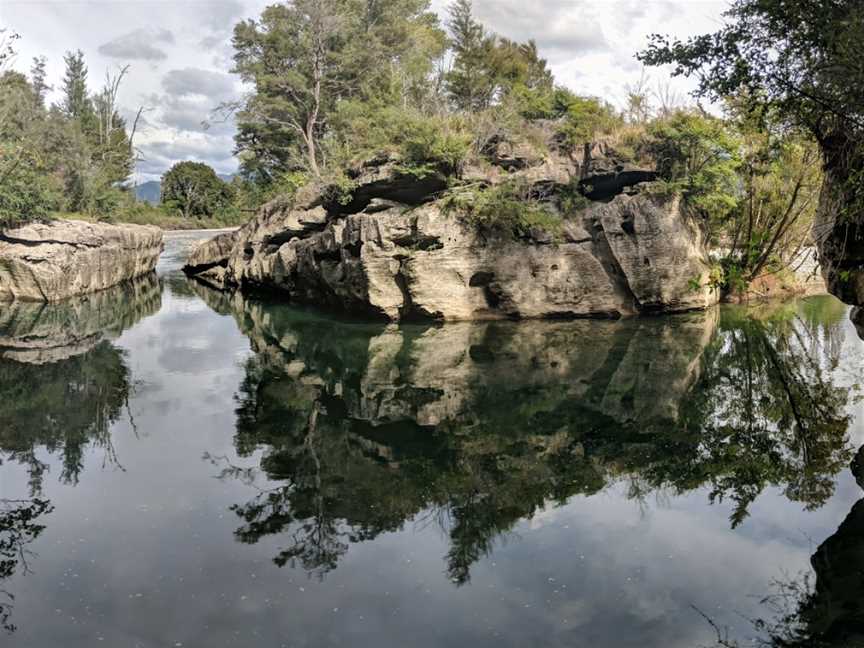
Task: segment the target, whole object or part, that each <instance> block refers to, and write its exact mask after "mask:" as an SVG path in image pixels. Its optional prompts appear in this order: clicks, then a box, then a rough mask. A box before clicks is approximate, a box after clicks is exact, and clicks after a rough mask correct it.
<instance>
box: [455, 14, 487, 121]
mask: <svg viewBox="0 0 864 648" xmlns="http://www.w3.org/2000/svg"><path fill="white" fill-rule="evenodd" d="M472 12H473V7H472V4H471V0H456V1H455V2H454V3H453V4H452V5H451V7H450V23H449V26H450V33H451V39H452V41H451V45H452V49H453V54H454V60H453V69H452V70H451V71H450V73H449V74H448V75H447V90H448V92H449V95H450V98H451V100H452V101H453V104H454V105H455V106H456V108H457V109H459V110H465V111H475V110H482V109H484V108H487V107H488V106H489V104H490V103H491V102H492V98H493V95H494V93H495V80H494V78H493V75H492V74H490V70H489V65H488V63H489V62H490V59H491V55H492V53H493V51H494V37H492V36H487V35H486V31H485V30H484V29H483V26H482V25H481V24H480V23H479V22H477V21H476V20H475V19H474V16H473V13H472Z"/></svg>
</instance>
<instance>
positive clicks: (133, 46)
mask: <svg viewBox="0 0 864 648" xmlns="http://www.w3.org/2000/svg"><path fill="white" fill-rule="evenodd" d="M154 43H166V44H169V45H170V44H173V43H174V34H172V33H171V32H170V31H169V30H167V29H143V28H142V29H136V30H135V31H131V32H129V33H128V34H124V35H123V36H119V37H118V38H115V39H114V40H112V41H109V42H107V43H103V44H102V45H100V46H99V53H100V54H103V55H105V56H110V57H112V58H119V59H127V60H134V59H139V60H144V61H161V60H163V59H165V58H167V57H168V55H167V54H166V53H165V51H164V50H162V49H159V48H158V47H156V45H154Z"/></svg>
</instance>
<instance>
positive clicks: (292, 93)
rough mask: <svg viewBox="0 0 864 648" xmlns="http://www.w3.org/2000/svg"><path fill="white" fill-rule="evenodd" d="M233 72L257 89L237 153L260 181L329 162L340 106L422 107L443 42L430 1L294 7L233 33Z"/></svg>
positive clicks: (305, 2) (338, 0)
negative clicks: (330, 138)
mask: <svg viewBox="0 0 864 648" xmlns="http://www.w3.org/2000/svg"><path fill="white" fill-rule="evenodd" d="M233 43H234V47H235V50H236V54H235V57H234V62H235V67H234V71H235V72H237V73H238V74H239V75H240V77H241V78H242V79H243V80H244V81H245V82H247V83H249V84H251V85H252V86H253V87H254V90H253V91H252V92H251V93H250V94H249V95H248V96H247V97H246V98H245V99H244V100H243V101H241V102H239V104H236V105H234V106H228V107H227V108H229V109H236V111H237V126H238V135H237V139H236V144H237V152H238V154H239V156H240V158H241V161H242V164H243V170H244V173H245V174H246V175H248V176H259V177H260V178H261V179H263V180H264V181H266V182H269V181H271V180H273V179H274V178H275V177H276V176H278V175H279V174H281V173H285V172H289V171H299V170H302V171H307V172H309V173H310V174H311V175H312V176H313V177H314V178H319V177H320V176H321V175H322V173H323V171H324V167H326V165H327V159H326V157H325V151H323V150H322V143H323V142H324V141H325V140H326V139H327V138H328V136H329V135H330V134H331V132H332V117H333V113H334V111H335V110H336V109H337V106H338V105H339V103H340V102H344V101H350V100H354V99H359V100H361V101H362V102H363V103H364V105H366V106H368V107H369V108H370V109H374V108H380V107H382V106H390V105H394V104H398V105H402V106H403V107H408V106H409V104H410V103H414V102H417V103H422V102H423V101H425V100H426V99H425V98H426V95H427V93H428V92H429V88H430V87H431V86H432V84H431V83H430V82H429V77H430V75H431V74H432V72H433V68H434V65H433V62H434V60H435V58H436V57H440V56H441V54H443V51H444V36H443V33H442V32H441V30H440V29H439V28H438V26H437V21H436V19H435V17H434V15H433V14H431V13H430V12H429V11H428V0H377V1H375V2H368V1H366V0H293V1H292V2H288V3H285V4H279V5H274V6H271V7H268V8H267V9H265V10H264V12H263V13H262V14H261V17H260V18H259V19H258V20H257V21H253V20H248V21H245V22H241V23H240V24H238V25H237V26H236V27H235V30H234V40H233Z"/></svg>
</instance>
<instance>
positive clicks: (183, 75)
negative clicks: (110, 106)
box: [0, 0, 727, 182]
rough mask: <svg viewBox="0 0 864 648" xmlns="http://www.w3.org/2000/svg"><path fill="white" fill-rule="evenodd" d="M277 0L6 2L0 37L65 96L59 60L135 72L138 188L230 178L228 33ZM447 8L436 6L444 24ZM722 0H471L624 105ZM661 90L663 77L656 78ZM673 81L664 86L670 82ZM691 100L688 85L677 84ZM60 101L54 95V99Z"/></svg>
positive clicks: (130, 97) (576, 82) (586, 86)
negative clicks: (185, 178)
mask: <svg viewBox="0 0 864 648" xmlns="http://www.w3.org/2000/svg"><path fill="white" fill-rule="evenodd" d="M268 4H273V1H272V0H270V1H269V2H268V1H267V0H195V1H192V0H180V1H172V2H161V1H153V0H113V1H105V0H90V1H83V0H82V1H78V0H0V28H2V27H6V28H11V29H12V30H14V31H16V32H18V33H19V34H20V35H21V39H20V40H19V41H17V43H16V45H17V49H18V52H19V56H18V59H17V61H16V62H15V66H16V67H17V68H18V69H20V70H21V71H25V72H26V71H27V70H28V69H29V67H30V63H31V59H32V57H34V56H37V55H44V56H46V57H47V58H48V74H49V81H50V83H51V84H52V85H53V86H54V87H55V88H58V87H59V85H60V79H61V77H62V75H63V53H64V52H65V51H67V50H73V49H81V50H83V51H84V53H85V55H86V59H87V63H88V65H89V68H90V82H91V86H92V88H93V89H94V90H95V89H96V88H98V87H99V86H101V83H102V80H103V79H104V76H105V74H106V72H107V71H111V72H114V73H116V71H117V70H118V69H119V67H121V66H123V65H127V64H128V65H129V66H130V68H129V74H128V77H127V79H126V81H125V82H124V85H123V87H122V90H121V96H120V103H121V106H122V107H123V112H124V115H126V116H127V117H129V118H130V121H131V116H132V115H134V112H135V110H136V109H137V108H138V107H139V106H145V107H147V108H148V111H147V112H146V113H145V117H144V120H142V123H143V125H142V128H141V129H140V134H139V135H138V136H137V137H136V144H137V145H138V147H139V148H140V149H141V151H142V152H143V156H144V160H142V161H141V162H140V163H139V165H138V169H137V172H136V177H135V179H136V181H139V182H143V181H145V180H150V179H155V178H158V176H159V175H161V174H162V173H163V172H164V171H165V170H166V169H167V168H168V167H170V166H171V164H173V163H174V162H178V161H182V160H189V159H191V160H199V161H202V162H207V163H208V164H210V165H212V166H213V167H214V168H215V169H216V170H217V172H219V173H232V172H234V171H235V170H236V168H237V161H236V159H235V158H234V157H233V155H232V149H233V141H232V135H233V125H231V124H230V123H214V124H211V126H210V128H209V129H206V130H205V128H204V127H203V126H202V121H204V120H206V119H207V118H208V116H209V113H210V111H211V110H212V109H213V108H214V107H215V106H216V105H218V104H219V103H220V102H223V101H225V100H228V99H232V98H236V97H237V96H239V95H240V93H242V90H243V89H242V87H241V85H240V84H239V82H238V81H237V79H236V78H235V77H234V76H233V75H231V74H230V73H229V70H230V68H231V55H232V50H231V43H230V40H231V31H232V29H233V26H234V24H235V23H236V22H237V21H238V20H241V19H243V18H251V17H255V16H257V15H258V14H259V13H260V11H261V9H262V8H263V7H265V6H266V5H268ZM447 4H448V0H432V6H433V9H435V10H436V11H438V13H439V15H442V16H443V13H444V12H443V9H444V8H445V7H446V5H447ZM726 5H727V3H726V2H724V1H705V2H698V1H692V0H691V1H682V0H677V1H673V0H602V1H601V0H591V1H587V0H474V8H475V13H476V14H477V16H478V18H480V19H481V20H482V21H483V22H484V23H485V24H486V25H487V26H488V27H489V28H490V29H492V30H494V31H496V32H498V33H500V34H501V35H503V36H507V37H509V38H512V39H517V40H527V39H529V38H533V39H534V40H536V41H537V44H538V46H539V49H540V53H541V54H542V55H543V56H544V57H545V58H547V59H548V60H549V63H550V66H551V68H552V70H553V72H554V73H555V77H556V79H557V80H558V82H559V83H562V84H564V85H566V86H568V87H570V88H571V89H573V90H575V91H577V92H579V93H583V94H590V95H596V96H601V97H603V98H606V99H607V100H609V101H611V102H612V103H614V104H616V105H619V106H620V105H621V103H622V101H623V98H624V96H625V86H626V85H627V84H628V83H633V82H635V81H636V80H638V79H639V77H640V75H641V73H642V70H641V67H640V65H639V63H638V62H637V61H636V60H635V59H634V58H633V54H634V52H636V51H638V50H639V49H640V48H642V47H643V46H644V45H645V43H646V41H647V37H648V35H649V34H651V33H654V32H662V33H668V34H673V35H676V36H680V37H683V36H688V35H692V34H699V33H705V32H708V31H715V30H716V29H717V27H718V25H719V24H720V20H721V13H722V12H723V10H724V8H725V7H726ZM648 72H649V73H650V74H651V75H652V76H653V77H654V80H655V82H658V81H660V80H661V78H662V77H664V75H663V73H660V72H658V71H657V70H649V71H648ZM664 80H665V79H664ZM676 85H677V87H678V88H679V90H680V91H682V92H684V91H686V90H687V89H688V88H689V85H688V84H687V82H686V81H677V84H676ZM55 93H56V90H55Z"/></svg>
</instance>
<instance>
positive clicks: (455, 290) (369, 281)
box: [186, 147, 718, 320]
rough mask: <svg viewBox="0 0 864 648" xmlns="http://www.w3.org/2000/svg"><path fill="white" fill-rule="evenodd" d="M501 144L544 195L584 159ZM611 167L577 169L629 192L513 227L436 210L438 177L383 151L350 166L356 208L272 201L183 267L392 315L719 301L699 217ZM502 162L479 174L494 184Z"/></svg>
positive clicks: (475, 315) (234, 283) (463, 316)
mask: <svg viewBox="0 0 864 648" xmlns="http://www.w3.org/2000/svg"><path fill="white" fill-rule="evenodd" d="M496 151H497V152H496V155H498V156H499V157H501V159H504V160H506V165H505V166H507V165H510V166H512V165H511V162H513V160H515V159H517V158H518V159H519V160H521V162H520V163H519V164H518V165H516V167H517V168H518V169H519V170H518V171H516V172H514V173H509V174H507V177H511V178H512V177H518V178H520V179H521V180H522V181H524V182H528V183H529V184H531V185H532V186H537V187H543V188H544V189H546V190H547V191H548V192H552V193H553V194H554V192H555V191H557V190H560V188H561V187H562V186H564V185H565V184H566V183H568V182H570V183H573V182H576V178H577V177H579V176H578V173H579V167H580V164H578V163H577V162H572V161H570V162H567V161H565V160H564V158H562V157H561V156H560V155H555V156H551V157H550V158H549V159H534V158H529V156H528V155H527V154H519V155H517V154H516V153H514V152H513V151H512V150H508V155H509V157H505V156H504V154H503V153H502V152H501V151H500V147H499V149H496ZM589 154H590V152H586V155H589ZM552 157H554V159H552ZM496 159H497V158H496ZM592 159H594V158H592ZM609 164H611V165H612V167H613V168H612V169H611V171H610V170H609V169H606V167H605V166H603V164H601V163H600V162H598V161H597V160H596V159H594V161H593V162H592V165H593V166H591V167H590V168H588V170H587V171H585V169H582V171H583V173H582V177H583V179H585V178H588V179H591V178H599V177H600V176H599V175H597V174H601V175H602V174H606V172H607V171H608V172H609V173H611V174H612V175H613V176H614V178H613V179H614V183H617V184H616V186H619V188H626V189H627V191H626V193H621V192H619V193H618V194H617V195H615V196H612V197H607V198H608V200H607V199H604V200H602V201H597V202H593V203H591V204H590V206H588V207H587V208H585V209H582V210H581V211H578V212H576V213H573V214H570V215H568V216H566V217H565V218H564V219H563V224H562V226H561V227H560V229H559V230H556V231H541V230H536V231H534V232H532V233H531V235H530V236H527V237H524V238H513V237H510V236H506V235H500V234H498V235H496V234H490V233H489V232H483V231H480V230H478V228H476V227H473V226H470V225H467V224H466V223H465V221H464V219H463V218H461V217H460V215H459V214H456V213H453V212H451V211H445V210H444V208H443V207H442V205H441V202H440V201H439V200H437V191H439V190H440V187H438V185H437V184H436V185H435V186H434V187H432V186H431V184H430V186H429V187H426V186H425V185H423V186H421V185H416V184H415V185H413V187H412V191H413V192H414V193H410V195H409V190H408V186H409V185H408V184H406V183H408V180H406V178H404V177H394V176H393V169H392V167H387V165H386V164H383V163H380V162H379V163H377V164H376V165H375V166H374V168H373V169H371V170H370V171H368V172H367V173H366V174H365V176H358V177H364V178H366V179H365V180H364V182H365V184H362V185H361V186H360V187H359V188H358V189H357V190H356V191H355V192H354V199H353V201H352V202H353V203H356V204H354V206H353V207H350V205H348V206H346V205H340V206H337V207H333V206H327V205H326V204H325V203H324V201H323V200H322V199H321V198H320V197H318V198H316V197H314V196H304V197H301V198H300V199H298V200H295V201H294V203H293V204H291V205H284V204H281V203H271V204H269V205H266V206H264V207H263V208H262V210H261V212H260V213H259V215H258V217H257V218H256V219H255V220H253V221H252V222H251V223H249V224H248V225H246V226H245V227H243V228H241V229H240V230H239V231H238V232H236V233H233V234H231V235H222V236H220V237H219V239H218V240H214V241H210V242H207V243H205V244H203V245H202V246H201V247H199V248H197V249H196V250H195V251H194V252H193V253H192V255H191V257H190V260H189V262H188V264H187V266H186V271H187V272H188V273H189V274H193V275H197V276H199V278H201V279H202V280H203V281H205V282H207V283H209V284H211V285H215V286H219V287H223V288H243V287H259V288H260V287H264V288H269V289H276V290H280V291H283V292H284V293H286V294H287V295H288V297H289V298H290V299H293V300H296V301H300V302H305V303H312V304H316V305H321V306H328V307H331V308H337V309H342V310H347V311H351V312H357V313H363V314H367V315H373V316H379V317H382V318H385V319H388V320H402V319H411V318H424V319H425V318H431V319H441V320H473V319H502V318H560V317H570V318H572V317H620V316H625V315H634V314H638V313H647V312H676V311H684V310H692V309H698V308H704V307H706V306H709V305H711V304H713V303H715V302H716V301H717V298H718V295H717V293H716V291H715V290H713V289H712V288H710V287H709V286H708V272H709V260H708V258H707V254H706V252H705V249H704V246H703V240H702V234H701V231H700V230H699V228H698V227H697V226H696V225H695V224H694V223H693V222H691V221H690V220H689V219H688V218H687V217H686V216H685V215H684V214H683V212H682V210H681V208H680V205H679V203H678V202H677V201H674V200H673V201H663V200H661V199H659V198H656V197H654V196H652V195H649V194H648V193H646V192H644V191H641V190H640V187H639V186H638V183H639V182H641V181H642V180H643V179H650V178H649V176H647V175H646V176H645V178H643V177H642V176H639V177H636V176H634V177H633V178H629V179H628V177H625V176H623V175H621V172H620V170H616V169H617V166H616V164H617V163H615V162H614V161H613V162H610V163H609ZM583 166H584V165H583ZM388 168H389V170H387V169H388ZM586 168H587V167H586ZM592 169H593V171H592ZM595 172H596V173H595ZM388 173H389V174H390V176H389V177H390V180H389V184H388V180H387V178H388V175H387V174H388ZM501 173H505V171H501V170H499V172H498V173H490V174H487V176H488V178H489V184H496V183H497V182H500V181H501V178H500V177H499V175H500V174H501ZM645 173H646V174H649V175H650V172H647V171H646V172H645ZM592 174H593V175H592ZM616 174H617V175H616ZM367 176H368V177H367ZM603 177H605V176H603ZM651 177H653V176H651ZM430 182H431V183H432V184H434V178H433V181H430ZM610 182H612V181H611V180H610ZM614 183H613V184H614ZM604 186H605V185H604ZM610 186H611V185H610ZM622 191H623V190H622ZM424 192H425V193H424ZM424 196H425V199H424ZM407 198H410V201H408V200H407ZM352 209H356V211H354V212H352V213H345V212H346V211H351V210H352Z"/></svg>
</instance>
